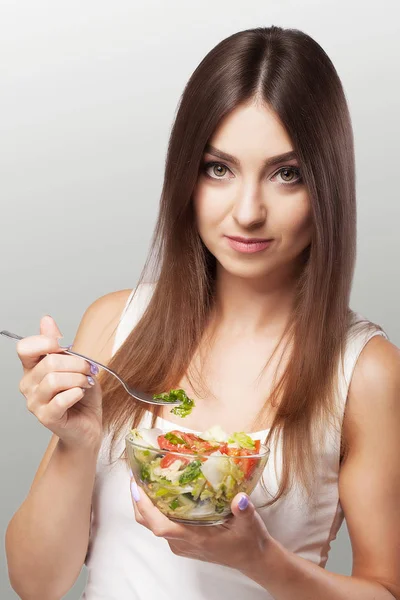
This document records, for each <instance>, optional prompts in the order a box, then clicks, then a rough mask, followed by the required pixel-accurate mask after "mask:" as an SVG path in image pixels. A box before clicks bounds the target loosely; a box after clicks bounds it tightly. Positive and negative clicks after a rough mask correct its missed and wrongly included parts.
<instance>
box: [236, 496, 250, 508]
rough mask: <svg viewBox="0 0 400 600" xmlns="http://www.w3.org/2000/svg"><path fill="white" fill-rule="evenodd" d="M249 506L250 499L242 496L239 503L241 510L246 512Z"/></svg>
mask: <svg viewBox="0 0 400 600" xmlns="http://www.w3.org/2000/svg"><path fill="white" fill-rule="evenodd" d="M248 505H249V499H248V497H247V496H242V497H241V498H240V500H239V502H238V507H239V509H240V510H245V509H246V508H247V507H248Z"/></svg>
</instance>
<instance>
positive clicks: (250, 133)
mask: <svg viewBox="0 0 400 600" xmlns="http://www.w3.org/2000/svg"><path fill="white" fill-rule="evenodd" d="M209 143H210V144H211V145H212V146H215V147H216V148H218V149H219V150H225V151H226V152H228V153H229V154H232V155H234V156H236V157H237V158H238V159H239V160H240V161H242V160H243V161H245V160H252V159H256V158H257V159H265V158H268V157H269V156H273V155H275V154H283V153H285V152H288V151H290V150H292V149H293V144H292V142H291V139H290V137H289V135H288V133H287V131H286V129H285V128H284V127H283V125H282V123H281V121H280V120H279V117H278V115H277V114H276V113H275V112H274V111H273V110H272V109H271V108H270V107H269V106H268V105H266V104H261V103H258V104H255V103H254V102H250V103H246V104H244V105H240V106H238V107H236V108H235V109H234V110H232V111H231V112H230V113H229V114H228V115H226V116H225V117H224V118H223V119H222V120H221V121H220V123H219V124H218V127H217V128H216V130H215V131H214V133H213V135H212V136H211V138H210V139H209Z"/></svg>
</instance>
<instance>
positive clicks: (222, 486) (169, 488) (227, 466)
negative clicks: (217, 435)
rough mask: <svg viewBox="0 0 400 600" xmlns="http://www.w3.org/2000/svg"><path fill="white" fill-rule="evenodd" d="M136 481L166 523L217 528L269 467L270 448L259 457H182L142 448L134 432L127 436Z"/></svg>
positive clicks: (240, 452) (239, 451)
mask: <svg viewBox="0 0 400 600" xmlns="http://www.w3.org/2000/svg"><path fill="white" fill-rule="evenodd" d="M125 444H126V450H127V456H128V460H129V464H130V467H131V469H132V472H133V475H134V477H135V480H136V481H137V483H138V484H140V485H141V486H142V487H143V489H144V491H145V492H146V494H147V495H148V496H149V498H150V499H151V500H152V502H153V504H154V505H155V506H156V507H157V508H158V509H159V510H160V511H161V512H162V513H163V514H165V515H166V516H167V517H168V518H169V519H171V520H172V521H177V522H179V523H185V524H187V525H219V524H221V523H224V522H225V521H226V519H227V518H228V517H229V516H230V515H231V513H232V511H231V506H230V505H231V501H232V499H233V498H234V496H236V494H238V493H239V492H245V493H246V494H250V493H251V492H252V491H253V490H254V488H255V486H256V485H257V483H258V481H259V479H260V477H261V475H262V473H263V471H264V468H265V466H266V464H267V461H268V457H269V454H270V449H269V448H268V447H267V446H265V445H263V444H260V449H259V452H258V454H246V452H249V451H246V450H242V449H240V448H238V449H235V452H236V453H237V455H235V456H230V455H226V454H221V453H220V452H219V451H218V452H217V453H216V454H217V455H215V454H214V455H212V456H210V455H209V454H201V453H196V454H184V453H182V452H171V451H169V450H158V449H156V448H154V447H150V446H146V445H141V444H139V443H138V441H136V440H135V439H134V437H133V436H132V433H129V434H128V435H127V436H126V437H125Z"/></svg>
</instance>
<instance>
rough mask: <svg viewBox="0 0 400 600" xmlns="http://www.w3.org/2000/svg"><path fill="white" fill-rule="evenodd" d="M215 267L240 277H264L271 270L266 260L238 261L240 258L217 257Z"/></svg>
mask: <svg viewBox="0 0 400 600" xmlns="http://www.w3.org/2000/svg"><path fill="white" fill-rule="evenodd" d="M217 268H218V269H221V270H223V271H225V272H226V273H229V275H233V276H234V277H240V278H241V279H257V278H260V277H265V276H266V275H268V272H269V271H270V270H271V267H270V266H269V265H267V264H266V261H255V260H253V262H251V261H240V260H226V258H225V260H219V258H218V257H217Z"/></svg>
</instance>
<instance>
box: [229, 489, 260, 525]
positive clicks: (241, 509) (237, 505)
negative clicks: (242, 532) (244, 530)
mask: <svg viewBox="0 0 400 600" xmlns="http://www.w3.org/2000/svg"><path fill="white" fill-rule="evenodd" d="M231 510H232V513H233V515H234V516H235V517H236V518H235V519H232V522H235V521H237V519H240V521H242V520H243V521H248V519H251V518H253V516H254V513H255V508H254V504H253V503H252V501H251V500H250V497H249V496H248V495H247V494H244V493H240V494H236V496H235V497H234V498H233V500H232V503H231Z"/></svg>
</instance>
